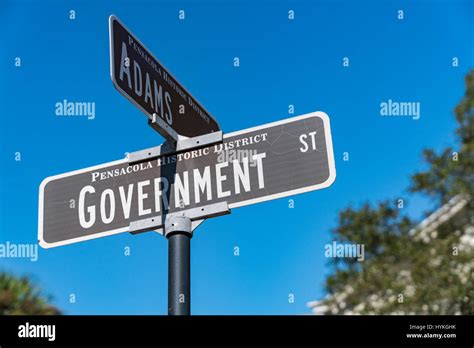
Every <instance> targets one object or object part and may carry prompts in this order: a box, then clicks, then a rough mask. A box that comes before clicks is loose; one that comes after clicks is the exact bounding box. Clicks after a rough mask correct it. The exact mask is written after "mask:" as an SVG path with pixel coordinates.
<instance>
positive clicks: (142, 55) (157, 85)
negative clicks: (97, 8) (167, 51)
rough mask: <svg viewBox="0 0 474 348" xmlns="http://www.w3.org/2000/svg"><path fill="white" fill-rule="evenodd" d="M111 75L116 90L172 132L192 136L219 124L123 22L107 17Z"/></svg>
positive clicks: (163, 129) (162, 131)
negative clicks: (154, 115) (154, 116)
mask: <svg viewBox="0 0 474 348" xmlns="http://www.w3.org/2000/svg"><path fill="white" fill-rule="evenodd" d="M109 35H110V76H111V78H112V82H113V84H114V86H115V87H116V88H117V90H118V91H119V92H120V93H122V94H123V95H124V96H125V97H126V98H127V99H129V100H130V101H131V102H132V103H133V104H135V105H136V106H137V107H138V108H139V109H140V110H142V111H143V112H144V113H145V114H146V115H148V118H149V119H151V118H152V117H153V114H156V117H157V118H159V119H160V120H161V121H162V122H161V123H162V124H164V125H165V127H161V130H160V129H158V131H160V133H161V134H162V135H164V136H167V135H168V133H169V132H168V130H167V129H165V128H168V127H170V128H171V130H172V131H173V132H176V133H177V134H178V135H181V136H184V137H195V136H199V135H203V134H207V133H211V132H215V131H218V130H219V129H220V128H219V125H218V124H217V122H216V120H215V119H214V118H213V117H212V116H211V115H210V114H209V112H207V110H206V109H204V107H203V106H202V105H201V104H200V103H199V102H198V101H197V100H196V99H194V97H193V96H192V95H191V94H190V93H189V92H188V91H187V90H186V88H184V87H183V86H182V85H181V84H180V83H179V82H178V80H176V78H175V77H174V76H173V75H172V74H171V73H170V72H169V71H168V70H167V69H166V68H165V67H164V66H163V64H161V63H160V62H159V61H158V59H156V58H155V56H154V55H153V54H152V53H151V52H150V51H149V50H148V49H147V48H146V47H145V46H144V45H143V44H142V43H141V42H140V41H139V40H138V39H137V38H136V37H135V36H134V35H133V34H132V33H131V32H130V31H129V30H128V29H127V28H126V27H125V25H124V24H122V23H121V22H120V21H119V20H118V18H117V17H115V16H113V15H112V16H110V18H109Z"/></svg>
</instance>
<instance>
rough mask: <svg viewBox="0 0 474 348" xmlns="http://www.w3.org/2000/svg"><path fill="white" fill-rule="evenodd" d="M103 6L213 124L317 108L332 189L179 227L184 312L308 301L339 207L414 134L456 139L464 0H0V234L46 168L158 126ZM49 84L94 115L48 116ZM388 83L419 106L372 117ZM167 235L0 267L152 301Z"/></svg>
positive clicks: (466, 38) (398, 171) (400, 181)
mask: <svg viewBox="0 0 474 348" xmlns="http://www.w3.org/2000/svg"><path fill="white" fill-rule="evenodd" d="M181 9H183V10H184V11H185V15H186V19H185V20H179V18H178V11H179V10H181ZM70 10H74V11H75V13H76V19H75V20H70V19H69V11H70ZM289 10H294V12H295V19H294V20H289V19H288V11H289ZM398 10H403V11H404V19H403V20H399V19H398V18H397V11H398ZM111 14H115V15H117V16H118V17H119V18H120V19H121V20H122V21H123V22H124V23H125V24H126V25H127V26H128V27H129V28H130V29H131V30H132V31H133V33H134V34H135V35H136V36H137V37H138V38H139V39H141V41H142V42H143V43H144V44H145V45H146V46H147V47H148V48H149V49H150V50H152V52H153V53H154V54H155V56H156V57H157V58H158V59H159V60H160V61H161V62H162V63H163V64H164V65H165V66H166V67H167V68H168V69H169V70H170V71H171V72H172V73H173V74H174V75H175V76H176V77H177V78H178V80H179V81H180V82H181V83H182V84H183V85H185V86H186V87H187V89H188V90H189V91H190V92H191V93H192V94H193V95H194V96H195V97H196V98H197V99H198V100H199V101H200V102H201V103H202V104H203V105H204V106H205V107H206V108H207V109H208V110H209V112H210V113H211V114H212V115H213V116H214V117H215V118H216V119H217V120H218V121H219V123H220V125H221V127H222V129H223V130H224V132H231V131H235V130H240V129H244V128H248V127H253V126H257V125H260V124H264V123H268V122H272V121H276V120H280V119H284V118H287V117H291V116H294V115H299V114H304V113H308V112H312V111H318V110H321V111H325V112H326V113H327V114H328V115H329V117H330V119H331V127H332V135H333V142H334V152H335V158H336V170H337V179H336V182H335V183H334V184H333V186H332V187H331V188H329V189H326V190H322V191H316V192H312V193H306V194H303V195H300V196H295V197H291V199H294V203H295V207H294V208H293V209H290V208H289V202H288V199H289V198H284V199H280V200H276V201H272V202H267V203H262V204H258V205H252V206H248V207H244V208H239V209H235V210H234V211H233V212H232V214H231V215H228V216H225V217H219V218H215V219H212V220H208V221H206V222H205V223H204V224H202V225H201V226H200V227H199V228H198V229H197V230H196V231H195V235H194V237H193V239H192V250H191V258H192V265H191V267H192V276H191V278H192V279H191V281H192V300H191V301H192V312H193V313H194V314H305V313H309V312H310V311H309V309H308V308H307V307H306V303H307V302H308V301H310V300H315V299H318V298H321V297H323V296H324V295H325V293H324V287H323V284H324V279H325V276H326V275H327V274H328V272H329V271H330V268H329V267H328V259H326V258H325V256H324V245H325V244H326V243H331V235H330V231H331V229H332V228H334V227H336V226H337V217H338V212H339V211H340V210H341V209H343V208H345V207H347V206H348V205H349V204H353V205H356V206H357V205H359V204H360V203H361V202H364V201H370V202H373V203H375V202H377V201H380V200H382V199H385V198H394V199H395V198H399V197H406V196H407V192H406V188H407V186H408V184H409V175H410V174H413V173H414V172H415V171H416V170H419V169H422V168H423V163H422V161H421V159H422V156H421V151H422V149H424V148H426V147H433V148H435V149H441V148H443V147H445V146H447V145H455V143H454V136H453V130H454V128H455V120H454V115H453V108H454V106H455V105H456V104H457V103H458V101H459V100H460V98H461V97H462V96H463V94H464V81H463V78H464V75H465V74H466V72H467V71H468V70H469V69H470V68H472V67H473V62H474V49H473V47H474V25H473V23H474V2H473V1H457V0H454V1H453V0H449V1H448V0H445V1H413V0H409V1H379V0H377V1H357V2H356V1H309V0H308V1H297V0H292V1H219V2H218V1H189V0H182V1H145V0H138V1H86V0H82V1H59V0H58V1H52V0H45V1H41V2H40V1H20V0H18V1H13V0H3V1H2V5H1V8H0V23H2V40H1V41H2V42H1V45H0V66H1V74H0V120H1V122H0V150H1V151H0V156H1V157H0V160H1V166H0V243H6V242H7V241H10V242H11V243H36V240H37V215H38V213H37V211H38V187H39V184H40V182H41V181H42V180H43V179H44V178H45V177H47V176H51V175H55V174H59V173H63V172H68V171H71V170H75V169H80V168H84V167H88V166H92V165H96V164H100V163H104V162H109V161H112V160H116V159H120V158H123V156H124V153H125V152H127V151H136V150H140V149H144V148H147V147H151V146H156V145H159V144H161V143H162V141H163V139H162V138H161V137H160V136H159V135H158V134H157V133H154V131H153V130H152V129H151V128H150V127H148V126H147V124H146V117H145V116H144V115H143V114H142V113H141V112H140V111H139V110H138V109H137V108H136V107H135V106H134V105H132V104H131V103H130V102H129V101H127V100H126V99H125V98H124V97H123V96H121V95H120V94H119V93H118V92H117V91H116V90H115V88H114V87H113V85H112V82H111V80H110V77H109V37H108V17H109V15H111ZM16 57H20V58H21V67H15V58H16ZM234 57H239V58H240V67H238V68H236V67H234V66H233V59H234ZM343 57H348V58H349V60H350V66H349V67H343V65H342V63H343V61H342V59H343ZM453 57H458V59H459V66H458V67H453V66H452V59H453ZM64 99H67V100H68V101H74V102H75V101H84V102H95V103H96V117H95V119H94V120H88V119H87V118H86V117H58V116H56V115H55V104H56V103H57V102H62V101H63V100H64ZM388 99H392V100H395V101H409V102H420V103H421V118H420V119H419V120H412V119H411V118H409V117H405V118H404V117H398V118H397V117H393V118H387V117H382V116H380V103H381V102H383V101H387V100H388ZM289 104H294V105H295V114H294V115H289V114H288V105H289ZM16 152H20V153H21V161H15V153H16ZM344 152H348V153H349V156H350V160H349V161H343V153H344ZM428 208H429V204H428V203H427V202H425V201H424V200H423V199H421V198H420V197H413V196H410V200H409V202H408V204H407V206H406V207H405V209H406V210H407V213H408V214H409V215H411V216H413V217H415V218H422V216H423V212H424V211H426V210H427V209H428ZM65 228H67V227H65ZM235 246H238V247H239V248H240V256H234V247H235ZM125 247H130V250H131V255H130V256H125V255H124V248H125ZM167 247H168V243H167V241H166V239H164V238H163V237H162V236H160V235H158V234H156V233H145V234H141V235H138V236H132V235H130V234H128V233H123V234H120V235H115V236H111V237H106V238H102V239H96V240H92V241H87V242H83V243H78V244H74V245H68V246H63V247H59V248H54V249H48V250H44V249H41V248H40V251H39V252H40V254H39V260H38V261H37V262H30V261H29V260H28V259H26V260H25V259H8V258H4V259H0V269H1V270H6V271H10V272H13V273H15V274H17V275H31V276H33V277H34V279H35V280H36V281H37V283H38V284H39V285H40V286H41V287H42V288H43V289H44V290H45V292H46V293H49V294H51V295H52V296H53V303H54V304H55V305H57V306H58V307H59V308H61V309H62V310H63V311H64V312H65V313H66V314H166V312H167ZM70 294H75V297H76V302H75V303H70V302H69V296H70ZM289 294H294V296H295V302H294V303H289V301H288V295H289Z"/></svg>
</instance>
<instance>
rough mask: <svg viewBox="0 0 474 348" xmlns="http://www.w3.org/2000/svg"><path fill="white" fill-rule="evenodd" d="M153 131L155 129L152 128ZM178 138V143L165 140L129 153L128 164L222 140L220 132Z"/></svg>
mask: <svg viewBox="0 0 474 348" xmlns="http://www.w3.org/2000/svg"><path fill="white" fill-rule="evenodd" d="M158 119H159V118H158ZM160 121H161V122H163V123H164V121H163V120H161V119H160ZM152 127H153V126H152ZM153 129H156V128H155V127H153ZM160 134H161V133H160ZM178 137H179V138H178V141H174V140H172V139H169V138H167V140H166V141H165V142H164V143H163V144H162V145H159V146H154V147H150V148H148V149H144V150H140V151H135V152H130V153H129V154H128V156H127V159H128V162H129V164H134V163H138V162H143V161H150V160H152V159H155V158H157V157H160V156H164V155H169V154H173V153H178V152H183V151H187V150H192V149H196V148H200V147H204V146H208V145H212V144H218V143H222V140H223V134H222V131H217V132H212V133H208V134H204V135H199V136H197V137H192V138H187V137H182V136H178Z"/></svg>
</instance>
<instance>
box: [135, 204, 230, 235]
mask: <svg viewBox="0 0 474 348" xmlns="http://www.w3.org/2000/svg"><path fill="white" fill-rule="evenodd" d="M227 214H230V208H229V205H228V204H227V202H219V203H214V204H209V205H206V206H202V207H196V208H191V209H186V210H181V211H179V212H176V213H171V214H166V215H158V216H155V217H150V218H146V219H142V220H137V221H132V222H130V224H129V227H128V231H129V232H130V233H132V234H136V233H140V232H146V231H152V230H156V229H159V228H163V227H166V226H168V225H169V223H170V222H171V221H173V220H175V219H176V218H188V219H189V220H190V221H196V220H201V219H205V218H211V217H216V216H221V215H227ZM164 230H165V231H164V233H165V235H166V234H167V233H168V231H169V230H168V231H167V229H166V228H165V229H164Z"/></svg>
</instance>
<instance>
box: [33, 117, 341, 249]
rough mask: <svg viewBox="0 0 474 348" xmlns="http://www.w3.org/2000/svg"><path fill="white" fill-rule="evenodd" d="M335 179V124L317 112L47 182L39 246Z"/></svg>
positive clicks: (41, 204)
mask: <svg viewBox="0 0 474 348" xmlns="http://www.w3.org/2000/svg"><path fill="white" fill-rule="evenodd" d="M335 178H336V170H335V164H334V154H333V146H332V140H331V129H330V124H329V118H328V116H327V115H326V114H325V113H323V112H314V113H310V114H306V115H302V116H297V117H293V118H289V119H285V120H282V121H277V122H273V123H269V124H266V125H262V126H258V127H254V128H250V129H245V130H241V131H237V132H233V133H229V134H225V135H224V137H223V141H222V142H221V143H216V144H212V145H205V146H204V147H201V148H195V149H192V150H189V151H184V152H180V153H169V154H165V155H162V156H159V157H156V158H153V159H150V160H144V161H142V162H139V163H133V162H130V161H129V159H128V158H125V159H122V160H118V161H114V162H109V163H105V164H101V165H98V166H94V167H90V168H85V169H81V170H77V171H73V172H69V173H65V174H60V175H56V176H52V177H48V178H46V179H45V180H44V181H43V182H42V183H41V185H40V190H39V231H38V233H39V235H38V236H39V242H40V245H41V246H42V247H44V248H50V247H56V246H60V245H65V244H70V243H75V242H79V241H84V240H88V239H93V238H98V237H103V236H107V235H112V234H117V233H121V232H129V231H130V227H129V226H130V224H131V223H133V222H136V221H141V220H147V219H148V220H150V219H151V220H152V221H153V220H154V219H159V218H160V217H162V216H163V215H164V214H173V213H176V212H186V211H191V210H193V211H196V210H200V208H201V207H205V206H209V205H212V204H219V203H222V202H226V203H227V204H228V207H229V208H230V209H233V208H237V207H242V206H246V205H250V204H254V203H259V202H264V201H268V200H273V199H277V198H282V197H286V196H290V195H295V194H299V193H304V192H308V191H313V190H319V189H323V188H326V187H328V186H330V185H331V184H332V183H333V182H334V180H335Z"/></svg>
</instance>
